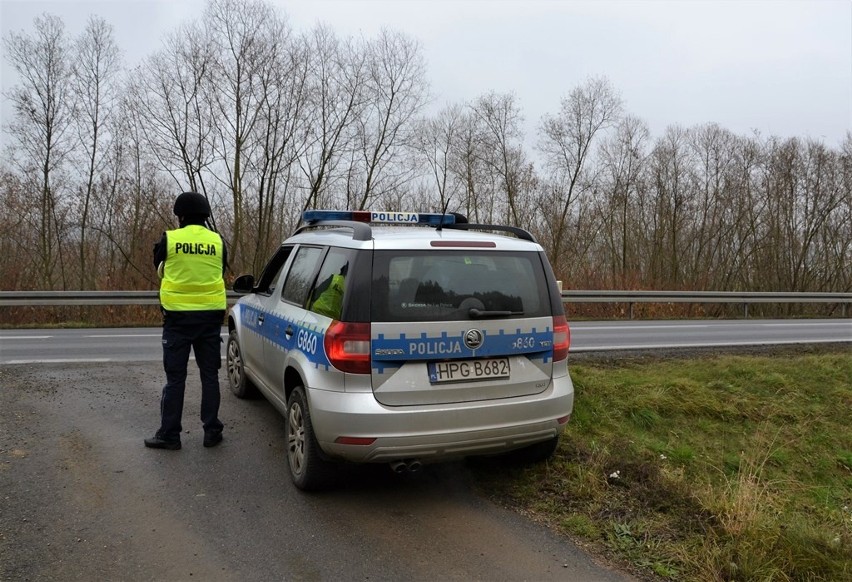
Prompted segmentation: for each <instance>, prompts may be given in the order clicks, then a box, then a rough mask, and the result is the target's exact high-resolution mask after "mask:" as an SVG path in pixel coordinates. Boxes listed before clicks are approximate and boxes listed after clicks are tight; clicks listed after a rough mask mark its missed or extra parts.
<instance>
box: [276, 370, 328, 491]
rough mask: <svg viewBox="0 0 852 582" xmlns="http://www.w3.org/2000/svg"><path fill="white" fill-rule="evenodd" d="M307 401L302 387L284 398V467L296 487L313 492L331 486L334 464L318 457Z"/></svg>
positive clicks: (318, 450) (318, 451)
mask: <svg viewBox="0 0 852 582" xmlns="http://www.w3.org/2000/svg"><path fill="white" fill-rule="evenodd" d="M307 402H308V399H307V397H306V396H305V389H304V388H303V387H302V386H297V387H296V388H294V389H293V392H292V393H291V394H290V398H288V399H287V416H286V421H285V422H286V426H287V465H288V466H289V467H290V476H291V477H292V478H293V483H294V484H295V485H296V487H297V488H299V489H301V490H302V491H316V490H319V489H324V488H325V487H327V486H328V485H329V484H330V483H331V479H332V476H333V472H334V464H333V463H331V462H329V461H326V460H325V459H323V458H322V457H321V453H320V448H319V445H318V444H317V440H316V437H315V436H314V428H313V425H312V424H311V413H310V411H309V410H308V404H307Z"/></svg>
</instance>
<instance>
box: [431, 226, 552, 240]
mask: <svg viewBox="0 0 852 582" xmlns="http://www.w3.org/2000/svg"><path fill="white" fill-rule="evenodd" d="M444 228H449V229H456V230H499V231H501V232H510V233H512V234H514V235H515V236H517V237H518V238H520V239H523V240H528V241H530V242H534V243H535V242H538V241H536V240H535V237H534V236H533V235H532V234H530V232H529V231H527V230H524V229H523V228H520V227H517V226H507V225H502V224H471V223H468V222H463V223H461V224H457V223H456V224H445V225H444Z"/></svg>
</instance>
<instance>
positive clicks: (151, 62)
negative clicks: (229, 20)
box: [130, 24, 213, 192]
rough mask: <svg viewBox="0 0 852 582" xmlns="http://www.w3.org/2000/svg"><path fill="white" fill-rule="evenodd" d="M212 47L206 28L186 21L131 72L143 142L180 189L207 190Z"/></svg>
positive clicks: (210, 148)
mask: <svg viewBox="0 0 852 582" xmlns="http://www.w3.org/2000/svg"><path fill="white" fill-rule="evenodd" d="M211 62H212V49H211V46H210V42H209V40H208V37H207V35H206V34H205V32H204V30H203V29H201V28H200V27H199V26H198V25H197V24H188V25H185V26H183V27H181V28H180V29H178V30H177V31H176V32H174V33H172V34H170V35H168V36H167V37H166V39H165V41H164V46H163V48H162V49H161V50H160V51H158V52H157V53H155V54H154V55H152V56H151V57H149V58H147V59H146V60H145V62H144V63H143V64H142V65H141V66H140V67H139V69H138V70H136V71H134V72H133V73H132V75H131V83H130V99H131V100H133V101H135V102H136V106H135V107H133V108H132V109H131V110H130V111H131V113H132V114H134V115H136V116H137V117H138V119H137V125H138V127H139V128H140V129H142V131H143V134H142V135H143V138H144V140H145V146H146V148H147V149H148V150H149V151H150V152H151V153H152V155H153V156H154V158H155V159H156V160H157V162H158V164H159V166H160V167H161V168H162V170H163V171H164V172H166V174H167V175H168V176H169V177H170V178H171V180H172V181H173V182H174V184H175V185H176V186H177V187H178V188H180V189H189V190H194V191H196V192H206V188H205V183H204V172H205V170H207V169H208V168H209V167H210V166H211V165H212V163H213V153H212V146H211V145H210V141H211V137H210V134H211V132H212V126H213V119H212V115H211V111H210V106H209V104H208V103H207V102H206V101H205V99H204V84H205V83H206V82H207V78H208V76H209V69H210V67H211Z"/></svg>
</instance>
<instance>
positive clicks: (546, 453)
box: [508, 436, 559, 465]
mask: <svg viewBox="0 0 852 582" xmlns="http://www.w3.org/2000/svg"><path fill="white" fill-rule="evenodd" d="M557 446H559V437H558V436H555V437H553V438H551V439H548V440H546V441H541V442H540V443H535V444H534V445H529V446H526V447H524V448H522V449H517V450H515V451H511V452H510V453H508V455H509V458H510V459H511V460H512V461H514V462H516V463H520V464H524V465H527V464H530V465H531V464H533V463H540V462H542V461H546V460H547V459H549V458H550V457H552V456H553V453H555V452H556V447H557Z"/></svg>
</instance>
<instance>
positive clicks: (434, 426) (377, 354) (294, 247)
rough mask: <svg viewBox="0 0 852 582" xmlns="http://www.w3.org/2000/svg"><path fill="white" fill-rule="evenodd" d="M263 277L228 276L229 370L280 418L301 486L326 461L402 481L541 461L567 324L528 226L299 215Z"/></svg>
mask: <svg viewBox="0 0 852 582" xmlns="http://www.w3.org/2000/svg"><path fill="white" fill-rule="evenodd" d="M302 219H303V222H304V226H302V227H300V228H299V229H298V230H297V231H296V232H295V234H294V235H293V236H291V237H290V238H288V239H287V240H285V241H284V243H283V244H282V245H281V247H280V248H279V249H278V251H277V252H276V253H275V254H274V255H273V257H272V258H271V259H270V261H269V263H268V264H267V265H266V267H265V268H264V270H263V272H262V273H261V274H260V277H259V278H257V279H255V278H254V277H253V276H252V275H243V276H241V277H239V278H238V279H237V280H236V281H235V282H234V285H233V288H234V291H236V292H237V293H240V294H243V296H242V297H240V299H239V300H238V301H237V303H236V304H235V305H234V307H233V308H232V309H231V310H230V312H229V314H228V329H229V332H230V333H229V339H228V346H227V370H228V380H229V384H230V387H231V390H232V391H233V392H234V394H236V395H237V396H238V397H241V398H243V397H247V396H249V395H250V394H251V393H253V392H254V391H255V390H257V389H259V391H260V392H261V393H262V394H263V395H264V396H265V397H266V398H267V399H268V400H269V401H270V402H271V403H272V404H273V405H274V406H275V407H276V408H277V409H278V410H279V411H280V412H281V414H283V415H284V418H285V422H286V432H287V440H288V442H287V461H288V464H289V467H290V472H291V474H292V477H293V481H294V483H295V484H296V486H297V487H298V488H300V489H304V490H310V489H316V488H320V487H323V486H324V485H326V484H328V483H329V481H330V480H331V479H332V478H333V472H334V467H335V463H336V462H340V461H351V462H359V463H365V462H366V463H389V464H390V465H391V467H392V468H393V469H394V470H396V471H398V472H402V471H408V470H412V471H413V470H417V469H419V468H420V467H421V466H422V464H423V463H428V462H437V461H444V460H449V459H454V458H459V457H464V456H469V455H491V454H496V453H505V452H509V451H515V452H514V453H513V455H517V456H518V457H519V458H523V459H525V460H529V461H537V460H542V459H545V458H548V457H549V456H550V455H552V454H553V452H554V450H555V448H556V446H557V443H558V439H559V436H560V434H561V432H562V429H563V428H564V426H565V424H566V423H567V422H568V419H569V417H570V415H571V411H572V408H573V402H574V387H573V384H572V383H571V378H570V376H569V374H568V365H567V356H568V346H569V338H570V334H569V330H568V323H567V322H566V320H565V315H564V311H563V307H562V298H561V295H560V293H559V289H558V287H557V283H556V281H555V278H554V276H553V271H552V269H551V267H550V264H549V262H548V260H547V258H546V256H545V253H544V251H543V249H542V247H541V246H539V245H538V244H537V243H536V242H535V240H534V239H533V237H532V236H531V235H530V234H529V233H528V232H526V231H524V230H522V229H519V228H515V227H510V226H500V225H479V224H469V223H467V222H466V221H465V220H464V217H461V216H460V215H452V214H416V213H402V212H369V211H358V212H349V211H346V212H344V211H325V210H313V211H306V212H305V213H304V214H303V217H302Z"/></svg>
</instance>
